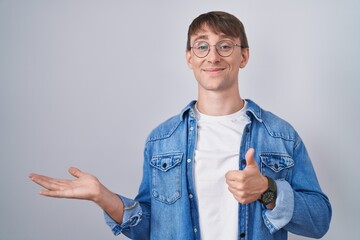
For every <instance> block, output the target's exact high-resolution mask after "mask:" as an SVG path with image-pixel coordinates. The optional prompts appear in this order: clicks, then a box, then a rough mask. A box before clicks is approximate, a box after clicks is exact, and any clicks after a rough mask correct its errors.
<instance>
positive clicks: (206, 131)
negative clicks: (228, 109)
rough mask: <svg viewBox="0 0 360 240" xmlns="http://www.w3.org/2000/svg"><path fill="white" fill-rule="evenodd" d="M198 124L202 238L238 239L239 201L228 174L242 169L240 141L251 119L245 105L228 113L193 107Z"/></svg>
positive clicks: (197, 185) (197, 170)
mask: <svg viewBox="0 0 360 240" xmlns="http://www.w3.org/2000/svg"><path fill="white" fill-rule="evenodd" d="M194 112H195V116H196V119H197V120H198V126H197V143H196V148H195V188H196V194H197V199H198V206H199V220H200V230H201V239H202V240H211V239H214V240H219V239H226V240H232V239H233V240H236V239H238V237H237V235H238V202H237V201H236V199H235V198H234V197H233V195H232V194H231V193H230V192H229V190H228V185H227V184H226V181H225V174H226V173H227V172H228V171H229V170H237V169H239V152H240V142H241V138H242V134H243V130H244V128H245V125H246V124H247V123H248V122H249V119H248V117H247V115H246V102H245V105H244V107H243V108H242V109H241V110H240V111H238V112H236V113H233V114H230V115H226V116H207V115H204V114H202V113H200V112H199V111H198V109H197V108H196V106H195V107H194Z"/></svg>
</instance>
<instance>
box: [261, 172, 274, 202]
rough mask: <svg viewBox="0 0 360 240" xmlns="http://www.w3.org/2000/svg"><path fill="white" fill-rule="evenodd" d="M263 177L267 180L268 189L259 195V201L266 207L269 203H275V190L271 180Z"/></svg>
mask: <svg viewBox="0 0 360 240" xmlns="http://www.w3.org/2000/svg"><path fill="white" fill-rule="evenodd" d="M265 177H266V178H267V179H268V189H266V191H265V192H263V193H262V194H261V197H260V199H259V201H260V202H261V203H262V204H264V205H265V206H266V205H268V204H269V203H272V202H273V201H275V199H276V193H277V188H276V183H275V181H274V180H273V179H272V178H269V177H267V176H265Z"/></svg>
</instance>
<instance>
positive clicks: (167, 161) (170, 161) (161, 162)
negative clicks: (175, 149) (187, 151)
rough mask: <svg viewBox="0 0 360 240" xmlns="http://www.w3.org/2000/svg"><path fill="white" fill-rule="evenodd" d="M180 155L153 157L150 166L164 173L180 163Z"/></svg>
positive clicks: (170, 154) (169, 154)
mask: <svg viewBox="0 0 360 240" xmlns="http://www.w3.org/2000/svg"><path fill="white" fill-rule="evenodd" d="M182 155H183V154H182V153H168V154H161V155H154V156H152V158H151V160H150V165H151V166H153V167H154V168H157V169H159V170H161V171H163V172H166V171H168V170H169V169H171V168H173V167H175V166H176V165H178V164H180V163H181V160H182Z"/></svg>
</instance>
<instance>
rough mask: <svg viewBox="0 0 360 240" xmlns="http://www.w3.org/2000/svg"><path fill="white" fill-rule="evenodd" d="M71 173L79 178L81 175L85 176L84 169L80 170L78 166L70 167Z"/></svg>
mask: <svg viewBox="0 0 360 240" xmlns="http://www.w3.org/2000/svg"><path fill="white" fill-rule="evenodd" d="M69 173H70V174H71V175H73V176H74V177H76V178H79V177H81V176H83V175H84V173H83V172H82V171H80V170H79V169H78V168H76V167H70V168H69Z"/></svg>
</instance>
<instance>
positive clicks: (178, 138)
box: [105, 99, 332, 240]
mask: <svg viewBox="0 0 360 240" xmlns="http://www.w3.org/2000/svg"><path fill="white" fill-rule="evenodd" d="M246 101H247V102H248V104H247V110H246V113H247V116H248V118H249V120H250V123H249V124H247V125H246V126H245V129H244V134H243V137H242V141H241V145H240V154H239V169H240V170H241V169H244V168H245V165H246V161H245V153H246V151H247V150H248V149H249V148H254V149H255V160H256V162H257V164H258V166H259V168H260V171H261V173H262V174H263V175H264V176H268V177H271V178H272V179H275V181H276V184H277V189H278V193H277V198H276V207H275V208H274V209H272V210H268V209H266V208H265V207H264V206H263V205H262V204H261V203H260V202H259V201H255V202H252V203H249V204H240V203H239V205H238V206H239V207H238V212H239V220H238V230H239V233H238V239H239V240H259V239H261V240H285V239H287V232H292V233H294V234H298V235H302V236H307V237H312V238H320V237H322V236H323V235H324V234H325V233H326V232H327V230H328V228H329V224H330V219H331V213H332V210H331V205H330V203H329V200H328V198H327V196H326V195H325V194H324V193H323V192H322V190H321V188H320V185H319V183H318V180H317V178H316V174H315V171H314V169H313V166H312V163H311V160H310V158H309V156H308V153H307V151H306V149H305V146H304V143H303V142H302V140H301V139H300V137H299V135H298V134H297V132H296V131H295V130H294V129H293V127H292V126H291V125H290V124H289V123H287V122H285V121H284V120H282V119H280V118H279V117H277V116H275V115H274V114H272V113H270V112H268V111H265V110H263V109H261V108H260V107H259V106H258V105H257V104H256V103H254V102H253V101H251V100H248V99H247V100H246ZM194 104H195V101H193V102H191V103H190V104H189V105H188V106H186V107H185V108H184V109H183V110H182V112H181V113H180V114H179V115H176V116H174V117H172V118H170V119H169V120H167V121H165V122H164V123H162V124H160V125H159V126H158V127H157V128H155V129H154V130H153V131H152V132H151V134H150V135H149V137H148V138H147V141H146V145H145V150H144V165H143V178H142V182H141V184H140V188H139V193H138V195H137V196H136V198H135V200H132V199H129V198H126V197H124V196H119V197H120V198H121V200H122V201H123V203H124V206H125V209H124V216H123V222H122V224H117V223H116V222H115V221H114V220H113V219H111V217H109V215H107V214H106V213H105V220H106V223H107V224H108V225H109V226H110V228H111V229H112V231H113V233H114V234H115V235H118V234H120V233H123V234H125V235H126V236H128V237H129V238H131V239H137V240H142V239H154V240H193V239H194V240H199V239H201V236H200V230H199V215H198V206H197V199H196V189H195V188H194V186H195V184H194V151H195V146H196V138H197V122H196V119H195V116H194V113H193V111H192V106H193V105H194Z"/></svg>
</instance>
